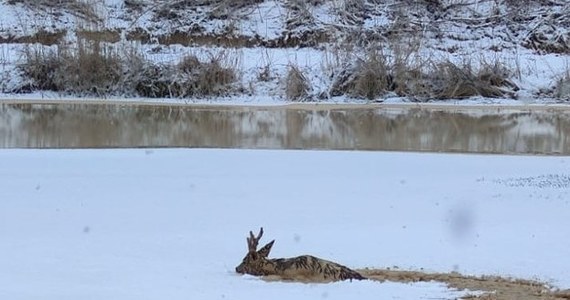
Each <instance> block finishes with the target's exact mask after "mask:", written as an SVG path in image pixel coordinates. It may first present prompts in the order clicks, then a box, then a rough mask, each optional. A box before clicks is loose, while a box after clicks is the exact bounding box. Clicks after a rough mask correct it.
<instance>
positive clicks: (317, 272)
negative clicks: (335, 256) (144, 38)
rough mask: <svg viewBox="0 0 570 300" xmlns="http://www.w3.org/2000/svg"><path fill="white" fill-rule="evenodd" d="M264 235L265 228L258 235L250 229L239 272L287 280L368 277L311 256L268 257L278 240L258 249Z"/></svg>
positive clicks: (237, 269)
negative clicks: (246, 250) (245, 253)
mask: <svg viewBox="0 0 570 300" xmlns="http://www.w3.org/2000/svg"><path fill="white" fill-rule="evenodd" d="M262 235H263V228H261V229H260V230H259V234H258V235H257V237H255V236H254V235H253V232H251V231H250V232H249V237H248V238H247V248H248V252H247V255H246V256H245V257H244V258H243V261H242V262H241V264H240V265H239V266H237V267H236V272H238V273H240V274H250V275H254V276H275V277H278V278H280V279H284V280H307V281H319V282H329V281H339V280H347V279H349V280H352V279H357V280H362V279H366V278H365V277H364V276H362V275H360V273H358V272H356V271H354V270H351V269H349V268H347V267H345V266H343V265H340V264H337V263H335V262H332V261H328V260H324V259H321V258H318V257H314V256H311V255H301V256H297V257H293V258H273V259H270V258H267V256H269V252H270V251H271V247H273V243H274V242H275V240H272V241H271V242H269V243H268V244H267V245H265V246H263V247H262V248H261V249H259V250H257V245H258V243H259V240H260V239H261V236H262Z"/></svg>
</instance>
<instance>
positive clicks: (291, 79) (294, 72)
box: [285, 64, 311, 101]
mask: <svg viewBox="0 0 570 300" xmlns="http://www.w3.org/2000/svg"><path fill="white" fill-rule="evenodd" d="M310 88H311V87H310V85H309V80H308V79H307V77H306V76H305V75H304V74H303V72H302V71H301V70H300V69H299V67H297V66H295V65H292V64H289V71H288V72H287V78H286V79H285V97H287V100H291V101H302V100H305V99H307V97H308V96H309V91H310Z"/></svg>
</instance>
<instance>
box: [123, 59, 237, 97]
mask: <svg viewBox="0 0 570 300" xmlns="http://www.w3.org/2000/svg"><path fill="white" fill-rule="evenodd" d="M222 59H223V56H221V55H218V56H212V57H210V60H209V61H207V62H202V61H200V60H199V59H198V57H196V56H195V55H187V56H185V57H183V58H182V60H181V61H180V62H179V63H178V64H177V65H160V64H156V63H152V62H149V61H146V62H145V63H144V64H143V66H142V68H141V70H140V76H138V79H137V80H136V83H135V87H134V89H135V91H136V93H137V94H138V95H140V96H143V97H151V98H156V97H161V98H164V97H168V98H170V97H175V98H181V97H192V96H197V97H207V96H219V95H224V94H228V93H229V92H230V91H231V89H232V87H231V84H232V83H233V82H234V81H235V80H236V78H237V76H236V71H235V69H234V68H231V67H227V66H224V64H223V61H222Z"/></svg>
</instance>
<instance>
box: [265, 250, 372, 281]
mask: <svg viewBox="0 0 570 300" xmlns="http://www.w3.org/2000/svg"><path fill="white" fill-rule="evenodd" d="M271 262H272V264H273V265H274V267H275V275H278V276H282V277H283V278H285V279H293V280H294V279H306V280H318V281H335V280H346V279H357V280H362V279H366V278H365V277H364V276H362V275H360V273H358V272H356V271H354V270H352V269H350V268H348V267H345V266H343V265H341V264H338V263H335V262H332V261H328V260H325V259H322V258H318V257H315V256H311V255H302V256H297V257H293V258H277V259H271Z"/></svg>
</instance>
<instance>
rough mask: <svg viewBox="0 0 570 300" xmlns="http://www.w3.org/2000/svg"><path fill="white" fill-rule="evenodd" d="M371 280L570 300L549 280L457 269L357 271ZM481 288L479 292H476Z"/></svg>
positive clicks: (509, 297)
mask: <svg viewBox="0 0 570 300" xmlns="http://www.w3.org/2000/svg"><path fill="white" fill-rule="evenodd" d="M357 271H358V272H359V273H360V274H362V275H364V276H365V277H367V278H368V279H370V280H374V281H380V282H384V281H391V282H400V283H413V282H431V281H436V282H441V283H444V284H446V285H447V286H448V287H450V288H453V289H458V290H469V291H473V292H472V293H469V294H468V295H467V296H465V297H464V298H462V299H492V300H519V299H525V300H560V299H570V290H559V289H556V288H553V287H552V286H549V285H548V284H546V283H543V282H540V281H534V280H526V279H513V278H504V277H499V276H480V277H479V276H468V275H462V274H459V273H456V272H452V273H426V272H422V271H401V270H387V269H362V270H357ZM263 280H266V281H287V282H292V281H293V282H303V283H326V282H323V281H319V282H315V281H310V280H306V279H305V278H297V279H294V280H292V279H287V280H284V279H283V278H279V277H278V276H266V277H264V278H263ZM475 291H477V292H475Z"/></svg>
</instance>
